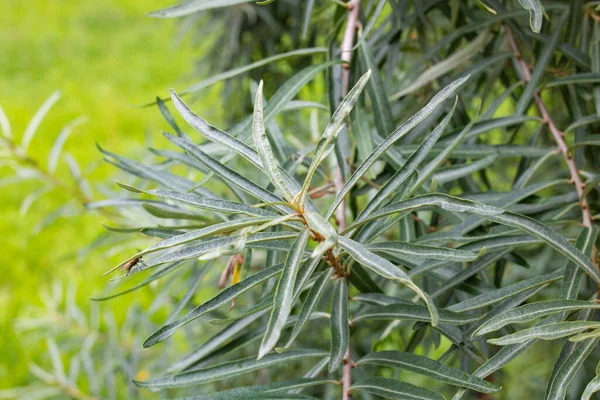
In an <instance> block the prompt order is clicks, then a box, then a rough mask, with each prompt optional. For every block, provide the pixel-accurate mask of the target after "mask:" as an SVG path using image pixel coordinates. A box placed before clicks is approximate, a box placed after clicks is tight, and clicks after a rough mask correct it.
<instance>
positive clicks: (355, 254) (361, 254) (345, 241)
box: [338, 236, 438, 326]
mask: <svg viewBox="0 0 600 400" xmlns="http://www.w3.org/2000/svg"><path fill="white" fill-rule="evenodd" d="M338 243H339V245H340V247H341V248H342V249H344V251H346V252H347V253H348V254H349V255H350V256H351V257H352V258H354V259H355V260H356V261H358V262H359V263H360V264H361V265H364V266H365V267H367V268H369V269H370V270H371V271H373V272H375V273H376V274H378V275H381V276H383V277H385V278H387V279H390V280H392V281H396V282H398V283H401V284H402V285H405V286H407V287H408V288H410V289H411V290H412V291H414V292H415V293H417V294H418V295H419V297H421V298H422V299H423V301H425V304H427V308H428V309H429V314H430V316H431V325H433V326H436V325H437V323H438V313H437V308H436V307H435V305H434V304H433V301H432V300H431V298H430V297H429V296H428V295H427V294H426V293H425V292H423V291H422V290H421V288H419V287H418V286H417V285H416V284H415V283H414V282H413V281H412V280H411V279H410V277H409V276H408V275H407V274H406V273H405V272H404V271H403V270H402V269H401V268H400V267H397V266H395V265H394V264H392V263H391V262H390V261H388V260H386V259H385V258H383V257H381V256H378V255H377V254H375V253H373V252H371V251H369V250H367V249H366V248H365V247H364V246H363V245H362V244H360V243H358V242H355V241H354V240H352V239H349V238H347V237H345V236H340V237H339V238H338Z"/></svg>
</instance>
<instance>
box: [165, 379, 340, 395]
mask: <svg viewBox="0 0 600 400" xmlns="http://www.w3.org/2000/svg"><path fill="white" fill-rule="evenodd" d="M336 383H337V382H336V381H334V380H331V379H323V378H299V379H290V380H286V381H280V382H273V383H267V384H264V385H254V386H245V387H240V388H236V389H230V390H224V391H222V392H217V393H210V394H203V395H199V396H192V397H186V398H185V399H179V400H195V399H198V400H232V399H249V398H252V399H254V398H256V397H255V396H257V395H264V396H267V397H261V399H262V398H265V399H266V398H272V397H268V396H272V395H279V394H280V395H281V396H289V398H290V399H293V398H295V397H293V395H290V393H285V392H287V391H289V390H298V389H303V388H308V387H312V386H319V385H326V384H336ZM280 398H288V397H280ZM299 398H304V397H299ZM311 398H312V397H311ZM175 400H177V399H175Z"/></svg>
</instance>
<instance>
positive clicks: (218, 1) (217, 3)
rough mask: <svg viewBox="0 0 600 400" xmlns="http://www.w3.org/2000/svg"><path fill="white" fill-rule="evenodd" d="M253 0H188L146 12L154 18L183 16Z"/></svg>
mask: <svg viewBox="0 0 600 400" xmlns="http://www.w3.org/2000/svg"><path fill="white" fill-rule="evenodd" d="M251 1H254V0H188V1H185V2H183V3H181V4H177V5H175V6H172V7H169V8H164V9H162V10H158V11H153V12H151V13H150V14H148V15H149V16H150V17H154V18H177V17H184V16H186V15H190V14H193V13H197V12H199V11H206V10H210V9H213V8H221V7H230V6H234V5H237V4H242V3H250V2H251Z"/></svg>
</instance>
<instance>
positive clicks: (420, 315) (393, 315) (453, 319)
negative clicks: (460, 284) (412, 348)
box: [352, 304, 481, 325]
mask: <svg viewBox="0 0 600 400" xmlns="http://www.w3.org/2000/svg"><path fill="white" fill-rule="evenodd" d="M438 314H439V318H440V319H439V322H440V323H442V324H450V325H464V324H470V323H472V322H475V321H477V320H479V319H480V318H481V315H473V314H461V313H457V312H454V311H448V310H438ZM365 319H366V320H371V319H372V320H394V319H399V320H412V321H424V322H429V321H430V320H431V317H430V316H429V310H427V307H425V306H421V305H418V304H390V305H387V306H380V307H373V308H370V309H368V310H367V311H365V312H362V313H361V314H359V315H357V316H356V317H355V318H354V319H353V320H352V324H354V323H356V322H358V321H362V320H365Z"/></svg>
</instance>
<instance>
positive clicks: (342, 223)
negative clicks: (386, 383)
mask: <svg viewBox="0 0 600 400" xmlns="http://www.w3.org/2000/svg"><path fill="white" fill-rule="evenodd" d="M347 7H348V18H347V20H346V30H345V31H344V38H343V39H342V44H341V48H340V51H341V57H342V60H343V61H344V65H343V67H342V95H343V96H345V95H346V94H348V89H349V85H350V66H351V62H352V47H353V46H354V38H355V36H356V30H357V28H358V24H359V21H358V15H359V11H360V0H350V1H348V3H347ZM333 183H334V186H335V191H336V193H339V192H340V191H341V190H342V188H343V187H344V181H343V179H342V174H341V170H340V167H339V166H338V168H336V170H335V174H334V178H333ZM335 216H336V220H337V224H338V230H339V231H343V230H344V229H346V207H345V200H343V201H342V202H341V204H340V205H339V207H338V208H337V210H336V213H335ZM351 386H352V354H351V352H350V344H349V343H348V349H347V350H346V354H345V355H344V360H343V376H342V399H343V400H348V399H349V398H350V396H351V395H352V394H351V393H350V387H351Z"/></svg>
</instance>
